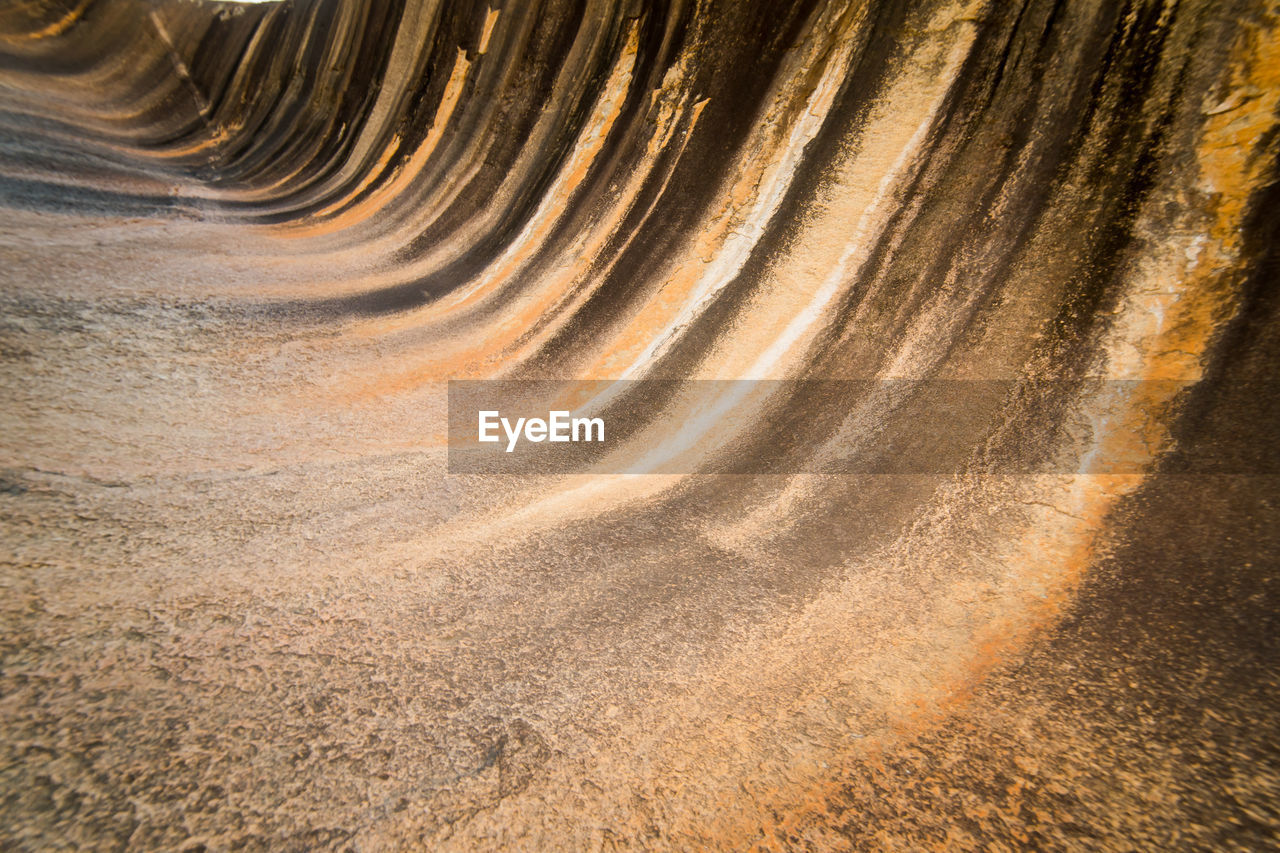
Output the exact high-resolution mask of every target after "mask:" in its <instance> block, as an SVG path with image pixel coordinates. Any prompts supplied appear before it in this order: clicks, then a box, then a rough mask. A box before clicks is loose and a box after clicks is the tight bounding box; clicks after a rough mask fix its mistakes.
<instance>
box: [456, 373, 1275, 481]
mask: <svg viewBox="0 0 1280 853" xmlns="http://www.w3.org/2000/svg"><path fill="white" fill-rule="evenodd" d="M1193 386H1194V383H1193V382H1190V381H1182V380H1143V381H1135V380H1104V379H1090V378H1082V379H1055V380H1047V381H1027V380H965V379H955V380H951V379H947V380H937V379H929V380H906V379H893V380H761V381H754V380H752V381H748V380H737V381H728V380H653V379H647V380H633V381H624V380H598V381H584V380H492V381H471V380H466V381H451V382H450V383H449V432H448V440H449V449H448V465H449V472H450V473H452V474H519V475H547V474H691V473H706V474H799V473H812V474H953V473H957V472H960V471H974V472H979V473H981V472H989V473H998V474H1035V473H1082V474H1132V473H1140V472H1142V471H1144V470H1146V469H1147V468H1148V467H1150V465H1151V464H1152V462H1153V460H1154V459H1156V458H1157V457H1159V456H1161V455H1162V454H1163V455H1164V461H1163V463H1162V464H1166V465H1169V464H1172V465H1181V466H1183V467H1184V468H1185V469H1186V470H1194V471H1202V472H1206V473H1242V474H1263V473H1280V453H1278V452H1277V448H1276V447H1275V446H1267V447H1257V446H1251V447H1249V448H1248V449H1247V450H1244V451H1242V450H1241V449H1240V448H1238V447H1233V448H1231V450H1230V451H1229V452H1228V451H1225V450H1224V451H1221V452H1219V451H1218V450H1217V449H1215V448H1187V447H1185V446H1180V445H1179V443H1178V432H1177V424H1178V423H1180V421H1179V420H1178V419H1177V418H1173V417H1171V415H1172V414H1173V413H1175V412H1179V411H1183V412H1184V415H1185V416H1187V417H1193V416H1194V417H1202V418H1203V417H1219V418H1220V417H1223V416H1224V413H1223V412H1221V411H1205V410H1204V406H1203V405H1200V407H1199V409H1197V407H1196V405H1194V404H1193V403H1194V399H1193V398H1194V396H1195V395H1194V394H1193V393H1192V389H1193ZM1230 390H1231V393H1230V394H1229V395H1228V396H1229V397H1230V399H1232V400H1235V401H1238V402H1239V403H1240V404H1241V405H1261V406H1266V407H1269V408H1268V411H1272V412H1275V413H1276V415H1277V417H1280V405H1278V401H1280V383H1276V382H1246V383H1235V384H1233V385H1232V387H1231V389H1230ZM1218 396H1219V397H1221V396H1222V395H1218ZM1189 401H1190V402H1189ZM1184 410H1185V411H1184ZM1277 422H1278V423H1280V420H1278V421H1277ZM1171 424H1173V425H1174V426H1173V427H1172V430H1171V428H1170V425H1171ZM1273 444H1274V443H1273ZM1171 448H1178V450H1179V453H1177V454H1175V455H1173V456H1169V455H1168V454H1167V453H1166V451H1168V450H1169V449H1171ZM1188 451H1191V452H1188Z"/></svg>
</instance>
